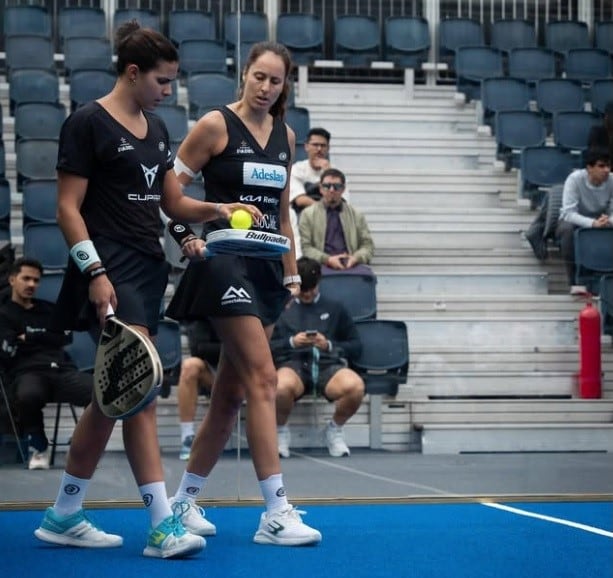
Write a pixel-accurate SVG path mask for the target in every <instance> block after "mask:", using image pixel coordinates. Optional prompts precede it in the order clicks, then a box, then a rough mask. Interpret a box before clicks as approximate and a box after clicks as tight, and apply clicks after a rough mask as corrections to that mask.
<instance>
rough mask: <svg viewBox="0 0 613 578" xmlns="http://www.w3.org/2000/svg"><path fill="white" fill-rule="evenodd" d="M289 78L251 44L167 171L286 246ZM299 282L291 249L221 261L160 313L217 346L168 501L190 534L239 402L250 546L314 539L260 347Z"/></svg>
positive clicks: (276, 52) (270, 53) (187, 279)
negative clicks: (236, 85)
mask: <svg viewBox="0 0 613 578" xmlns="http://www.w3.org/2000/svg"><path fill="white" fill-rule="evenodd" d="M290 71H291V60H290V56H289V53H288V51H287V49H286V48H285V47H284V46H282V45H279V44H276V43H270V42H261V43H258V44H256V45H254V46H253V47H252V49H251V52H250V53H249V56H248V58H247V62H246V64H245V67H244V69H243V71H242V86H241V90H240V94H239V100H237V101H236V102H233V103H231V104H229V105H228V106H226V107H224V108H223V109H222V110H215V111H212V112H209V113H208V114H206V115H204V116H203V117H202V118H201V119H200V120H199V121H198V122H197V123H196V125H195V126H194V128H193V129H192V130H191V131H190V134H188V136H187V137H186V139H185V140H184V141H183V143H182V144H181V147H180V148H179V151H178V154H177V161H176V162H175V171H176V172H177V175H178V177H179V181H180V182H181V183H182V184H187V183H189V182H190V181H191V179H192V178H193V177H194V175H195V174H196V173H197V172H199V171H202V174H203V176H204V179H205V188H206V196H207V200H210V201H213V202H226V203H228V202H237V201H240V202H245V203H252V204H253V205H255V206H256V207H257V208H258V209H259V211H260V212H261V214H262V217H261V218H260V219H259V220H258V221H257V222H256V223H255V227H254V228H256V229H259V230H263V231H270V232H275V233H281V234H282V235H285V236H287V237H289V238H290V240H291V241H292V246H293V234H292V228H291V225H290V219H289V186H288V183H289V172H290V167H291V161H292V160H293V157H294V146H295V135H294V133H293V131H292V130H291V129H290V128H289V127H288V126H287V125H286V124H285V123H284V121H283V117H284V112H285V103H286V100H287V94H288V92H289V84H288V81H289V73H290ZM228 226H229V225H228V222H227V220H226V219H220V220H218V221H214V222H211V223H207V224H206V225H205V233H206V231H208V230H211V229H215V228H227V227H228ZM190 239H191V240H190ZM203 246H204V242H203V241H202V240H201V239H197V238H195V237H193V238H189V237H188V238H187V240H186V241H184V242H183V251H184V254H185V255H187V256H189V257H195V256H197V255H200V254H201V251H202V248H203ZM299 283H300V279H299V277H298V275H297V267H296V257H295V254H294V251H293V249H292V250H291V251H290V252H289V253H287V254H285V255H283V257H282V260H272V259H262V258H250V257H242V256H225V255H222V256H217V257H212V258H209V259H206V260H204V261H198V262H197V261H193V262H191V263H190V265H189V266H188V268H187V270H186V272H185V273H184V275H183V278H182V279H181V282H180V285H179V287H178V288H177V291H176V293H175V297H174V298H173V300H172V302H171V304H170V306H169V308H168V311H167V314H168V315H170V316H172V317H175V318H176V319H180V320H187V319H197V318H202V317H209V318H210V319H211V322H212V324H213V326H214V328H215V332H216V333H217V335H218V337H219V338H220V340H221V342H222V354H221V357H220V361H219V366H218V371H217V374H216V377H215V382H214V384H213V390H212V395H211V405H210V407H209V410H208V412H207V413H206V416H205V418H204V421H203V424H202V426H201V427H200V428H199V430H198V433H197V434H196V437H195V439H194V442H193V445H192V450H191V454H190V459H189V462H188V464H187V468H186V471H185V473H184V475H183V479H182V480H181V482H180V484H179V487H178V489H177V492H176V495H175V497H174V499H175V500H178V501H190V500H191V503H192V504H194V507H193V508H191V509H190V510H189V512H187V513H186V515H185V516H184V518H183V523H184V524H185V526H186V527H187V528H188V529H190V531H194V530H197V529H198V528H199V527H202V528H203V531H204V522H206V521H205V520H204V518H203V517H202V514H201V513H200V509H199V508H198V507H197V506H196V505H195V503H194V498H196V496H197V495H198V494H199V492H200V491H201V490H202V489H203V488H204V486H205V484H206V479H207V477H208V475H209V474H210V472H211V470H212V469H213V467H214V466H215V464H216V462H217V459H218V457H219V455H220V453H221V452H222V450H223V449H224V447H225V445H226V442H227V441H228V438H229V437H230V434H231V432H232V429H233V426H234V422H235V420H236V416H237V413H238V409H239V408H240V406H241V404H242V402H243V400H245V399H246V400H247V438H248V442H249V449H250V452H251V455H252V459H253V464H254V467H255V471H256V475H257V478H258V481H259V484H260V489H261V491H262V495H263V497H264V501H265V503H266V512H265V513H263V514H262V516H261V519H260V524H259V528H258V529H257V531H256V533H255V536H254V538H253V539H254V541H255V542H256V543H265V544H277V545H286V546H289V545H301V544H313V543H317V542H319V541H320V540H321V534H320V533H319V532H318V531H317V530H315V529H313V528H310V527H309V526H307V525H306V524H304V523H303V522H302V520H301V518H300V514H299V513H298V511H297V510H296V509H295V508H294V507H293V506H292V505H291V504H289V503H288V500H287V497H286V494H285V488H284V486H283V479H282V474H281V467H280V462H279V455H278V447H277V428H276V414H275V390H276V382H277V374H276V369H275V366H274V363H273V359H272V354H271V351H270V345H269V339H270V336H271V334H272V330H273V326H274V322H275V321H276V319H277V318H278V316H279V314H280V312H281V311H282V309H283V307H284V306H285V304H286V303H287V301H288V299H289V297H290V295H291V294H292V293H297V292H298V291H299V288H300V285H299ZM206 523H208V522H206ZM191 524H193V526H191ZM192 528H193V529H192Z"/></svg>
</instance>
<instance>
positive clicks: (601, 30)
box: [594, 20, 613, 54]
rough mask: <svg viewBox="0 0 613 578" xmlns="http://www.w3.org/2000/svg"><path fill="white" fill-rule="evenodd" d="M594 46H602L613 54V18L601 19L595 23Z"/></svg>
mask: <svg viewBox="0 0 613 578" xmlns="http://www.w3.org/2000/svg"><path fill="white" fill-rule="evenodd" d="M594 48H600V49H602V50H606V51H608V52H610V53H611V54H613V20H601V21H599V22H595V23H594Z"/></svg>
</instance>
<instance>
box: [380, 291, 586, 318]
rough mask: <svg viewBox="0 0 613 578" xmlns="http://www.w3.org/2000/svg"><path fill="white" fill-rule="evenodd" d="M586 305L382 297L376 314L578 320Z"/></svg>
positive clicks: (544, 298) (562, 298)
mask: <svg viewBox="0 0 613 578" xmlns="http://www.w3.org/2000/svg"><path fill="white" fill-rule="evenodd" d="M583 306H584V305H583V302H582V301H581V300H578V299H574V298H572V297H571V296H570V295H500V294H490V295H488V294H483V295H445V296H443V297H442V298H433V297H432V296H430V295H413V296H411V297H410V298H409V299H407V298H406V297H403V296H401V295H383V296H381V295H379V296H378V300H377V312H378V314H379V316H381V317H384V316H385V317H387V316H393V315H396V314H399V313H402V314H404V315H407V316H410V317H420V316H428V317H429V316H431V315H432V314H436V315H437V316H440V317H441V318H444V317H446V316H453V317H457V316H466V317H470V318H471V319H479V318H482V317H489V316H492V315H494V316H497V315H509V314H513V315H534V316H538V317H545V316H560V315H564V316H572V317H574V318H577V317H578V316H579V312H580V311H581V309H583Z"/></svg>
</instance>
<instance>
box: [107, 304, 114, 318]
mask: <svg viewBox="0 0 613 578" xmlns="http://www.w3.org/2000/svg"><path fill="white" fill-rule="evenodd" d="M113 315H115V311H113V306H112V305H111V304H110V303H109V304H108V306H107V308H106V316H107V319H108V318H109V317H113Z"/></svg>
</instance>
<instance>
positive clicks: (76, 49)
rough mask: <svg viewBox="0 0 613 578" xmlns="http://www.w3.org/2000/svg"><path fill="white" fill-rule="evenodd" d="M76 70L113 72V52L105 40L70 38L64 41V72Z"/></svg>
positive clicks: (83, 37) (68, 73)
mask: <svg viewBox="0 0 613 578" xmlns="http://www.w3.org/2000/svg"><path fill="white" fill-rule="evenodd" d="M77 70H104V71H112V70H113V50H112V48H111V43H110V41H109V40H107V39H106V38H94V37H90V36H71V37H68V38H66V39H64V72H65V74H66V76H70V75H71V74H72V73H73V72H75V71H77Z"/></svg>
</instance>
